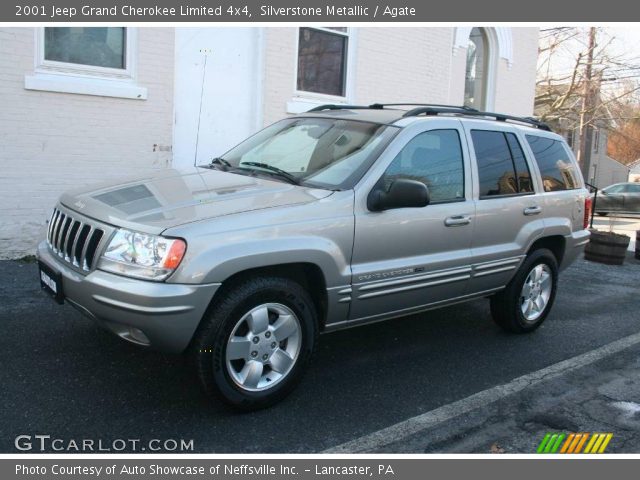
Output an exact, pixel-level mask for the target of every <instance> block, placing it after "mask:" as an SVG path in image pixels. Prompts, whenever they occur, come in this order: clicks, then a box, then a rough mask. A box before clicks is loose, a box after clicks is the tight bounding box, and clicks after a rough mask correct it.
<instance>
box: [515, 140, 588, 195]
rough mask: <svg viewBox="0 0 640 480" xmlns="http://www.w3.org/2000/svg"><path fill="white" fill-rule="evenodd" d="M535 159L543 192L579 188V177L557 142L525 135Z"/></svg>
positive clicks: (560, 144) (563, 149) (573, 165)
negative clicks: (540, 176)
mask: <svg viewBox="0 0 640 480" xmlns="http://www.w3.org/2000/svg"><path fill="white" fill-rule="evenodd" d="M527 142H529V146H530V147H531V150H533V156H534V157H535V159H536V163H537V164H538V168H539V169H540V175H542V183H543V184H544V191H545V192H557V191H561V190H573V189H576V188H580V182H579V180H578V178H580V177H579V175H578V172H577V170H576V166H575V164H574V163H573V161H572V160H571V159H570V158H569V154H568V153H567V151H566V150H565V148H564V147H563V146H562V143H561V142H559V141H558V140H553V139H551V138H546V137H539V136H537V135H527Z"/></svg>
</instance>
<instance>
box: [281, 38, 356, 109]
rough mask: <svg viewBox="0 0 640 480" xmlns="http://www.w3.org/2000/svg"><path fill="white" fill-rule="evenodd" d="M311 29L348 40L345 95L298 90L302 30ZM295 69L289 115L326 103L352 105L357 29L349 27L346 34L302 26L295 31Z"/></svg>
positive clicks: (288, 104)
mask: <svg viewBox="0 0 640 480" xmlns="http://www.w3.org/2000/svg"><path fill="white" fill-rule="evenodd" d="M301 28H310V29H313V30H319V31H322V32H327V33H331V34H334V35H335V34H337V35H341V36H343V37H346V39H347V58H346V59H345V75H344V76H345V78H344V82H345V84H344V91H345V94H344V95H328V94H326V93H317V92H307V91H306V90H298V58H299V53H300V29H301ZM295 34H296V39H295V42H296V48H295V69H294V76H293V98H292V99H291V101H289V102H287V113H303V112H306V111H307V110H309V109H310V108H313V107H314V106H318V105H323V104H325V103H338V104H340V103H342V104H347V103H350V102H351V101H352V99H353V96H354V94H353V89H354V85H355V65H356V42H357V40H356V37H357V36H356V29H355V28H353V27H347V31H346V32H341V31H339V30H333V29H331V28H326V27H315V26H308V27H307V26H302V27H298V28H296V29H295Z"/></svg>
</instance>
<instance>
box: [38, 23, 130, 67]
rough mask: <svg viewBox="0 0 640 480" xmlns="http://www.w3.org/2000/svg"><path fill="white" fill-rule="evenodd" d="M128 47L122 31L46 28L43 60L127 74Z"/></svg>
mask: <svg viewBox="0 0 640 480" xmlns="http://www.w3.org/2000/svg"><path fill="white" fill-rule="evenodd" d="M126 43H127V42H126V29H125V28H122V27H45V29H44V60H45V61H50V62H61V63H69V64H74V65H88V66H91V67H102V68H113V69H120V70H125V69H126V68H127V51H126Z"/></svg>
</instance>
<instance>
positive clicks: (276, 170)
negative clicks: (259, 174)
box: [238, 162, 300, 185]
mask: <svg viewBox="0 0 640 480" xmlns="http://www.w3.org/2000/svg"><path fill="white" fill-rule="evenodd" d="M242 165H249V166H250V167H258V168H264V169H265V170H268V171H269V172H271V173H274V174H276V175H278V176H279V177H282V178H284V179H285V180H287V181H289V182H290V183H293V184H294V185H300V180H298V178H297V177H296V176H295V175H291V174H290V173H289V172H287V171H285V170H282V169H281V168H278V167H274V166H273V165H269V164H268V163H261V162H242V163H241V164H240V165H239V166H238V168H242ZM249 170H252V169H249Z"/></svg>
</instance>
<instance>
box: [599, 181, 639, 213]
mask: <svg viewBox="0 0 640 480" xmlns="http://www.w3.org/2000/svg"><path fill="white" fill-rule="evenodd" d="M592 197H593V195H592ZM594 209H595V212H596V214H597V215H609V214H640V183H633V182H626V183H615V184H613V185H609V186H608V187H606V188H603V189H602V190H600V191H598V198H597V199H596V202H595V206H594Z"/></svg>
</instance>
